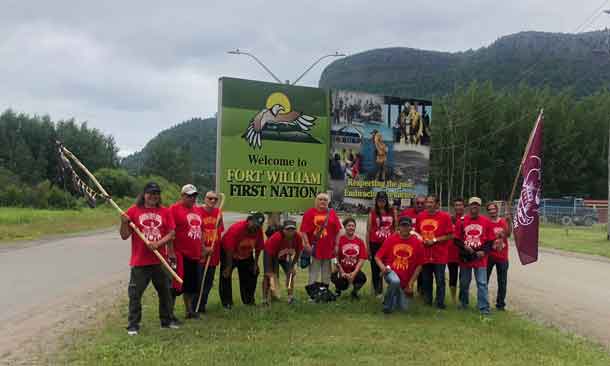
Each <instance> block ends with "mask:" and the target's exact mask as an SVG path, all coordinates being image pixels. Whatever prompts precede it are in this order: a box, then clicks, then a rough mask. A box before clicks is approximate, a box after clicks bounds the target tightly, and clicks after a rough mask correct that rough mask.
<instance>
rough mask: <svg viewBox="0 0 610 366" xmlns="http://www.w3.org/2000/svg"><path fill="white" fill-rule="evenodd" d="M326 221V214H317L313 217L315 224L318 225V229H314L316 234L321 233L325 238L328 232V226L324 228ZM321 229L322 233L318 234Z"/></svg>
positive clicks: (321, 236)
mask: <svg viewBox="0 0 610 366" xmlns="http://www.w3.org/2000/svg"><path fill="white" fill-rule="evenodd" d="M325 221H326V215H316V216H314V218H313V224H314V225H315V226H316V229H315V230H314V235H319V236H320V239H322V238H324V237H325V236H326V235H327V234H328V233H327V231H326V227H324V229H322V225H324V222H325ZM320 230H322V233H321V234H318V233H319V232H320Z"/></svg>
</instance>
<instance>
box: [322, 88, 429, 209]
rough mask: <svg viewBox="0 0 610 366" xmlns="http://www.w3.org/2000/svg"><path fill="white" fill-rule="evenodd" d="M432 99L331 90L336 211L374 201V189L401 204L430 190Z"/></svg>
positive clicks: (331, 155) (331, 154)
mask: <svg viewBox="0 0 610 366" xmlns="http://www.w3.org/2000/svg"><path fill="white" fill-rule="evenodd" d="M431 119H432V103H431V102H430V101H427V100H417V99H410V98H400V97H389V96H382V95H375V94H369V93H362V92H352V91H344V90H332V91H331V131H330V137H331V146H330V151H329V186H330V188H329V189H330V190H332V195H333V197H332V199H333V201H334V202H335V205H336V206H337V208H339V209H340V210H344V211H351V212H357V211H359V210H364V209H366V208H367V207H369V206H370V205H372V201H373V198H374V197H375V195H376V194H377V192H378V191H385V192H387V193H388V196H389V198H390V200H391V201H398V200H400V203H401V205H402V206H405V205H409V204H410V200H411V199H412V198H413V197H415V196H416V195H419V194H427V192H428V169H429V159H430V123H431Z"/></svg>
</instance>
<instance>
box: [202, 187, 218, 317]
mask: <svg viewBox="0 0 610 366" xmlns="http://www.w3.org/2000/svg"><path fill="white" fill-rule="evenodd" d="M218 196H219V197H220V204H219V205H218V216H217V217H216V223H215V224H214V234H215V235H217V234H218V225H220V220H221V219H222V205H223V204H224V203H225V195H224V193H219V194H218ZM217 241H220V238H218V237H216V240H214V241H213V242H212V245H211V247H210V248H211V249H212V251H211V252H210V255H209V256H208V259H207V260H206V261H205V268H204V269H203V276H202V278H201V286H199V298H198V299H197V306H196V307H195V313H198V312H199V307H200V306H201V298H202V297H203V285H204V283H205V277H206V276H207V273H208V267H209V266H210V260H212V256H213V255H214V244H216V242H217Z"/></svg>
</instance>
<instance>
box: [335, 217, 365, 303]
mask: <svg viewBox="0 0 610 366" xmlns="http://www.w3.org/2000/svg"><path fill="white" fill-rule="evenodd" d="M343 227H344V228H345V235H341V236H340V237H339V241H338V243H337V246H338V251H337V257H338V262H337V271H335V272H334V273H333V274H332V276H331V281H332V282H333V283H334V284H335V289H336V291H337V296H341V292H342V291H345V290H347V289H348V287H349V285H350V284H351V285H353V289H352V293H351V296H352V298H353V299H355V300H357V299H359V297H358V290H360V289H361V288H362V286H364V284H365V283H366V276H365V275H364V273H362V271H361V268H362V265H364V262H365V261H366V260H367V258H368V254H367V252H366V244H364V241H362V239H360V238H359V237H358V236H357V235H356V220H354V219H353V218H351V217H348V218H347V219H345V220H343Z"/></svg>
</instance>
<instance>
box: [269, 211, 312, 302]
mask: <svg viewBox="0 0 610 366" xmlns="http://www.w3.org/2000/svg"><path fill="white" fill-rule="evenodd" d="M296 229H297V223H296V221H293V220H286V221H284V225H283V226H282V230H281V231H277V232H275V233H274V234H273V235H271V237H269V239H267V242H266V243H265V253H264V255H263V264H264V269H265V278H264V279H263V301H264V303H265V304H269V302H270V300H271V297H274V298H276V299H279V294H278V285H277V280H278V278H279V271H280V270H279V267H280V266H281V267H282V269H283V270H284V274H285V275H286V288H287V289H288V303H289V304H292V303H294V301H295V300H294V296H293V293H294V276H295V274H296V271H295V263H298V261H299V256H300V255H301V252H302V251H303V238H302V236H301V235H302V234H301V233H298V232H297V231H296Z"/></svg>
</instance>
